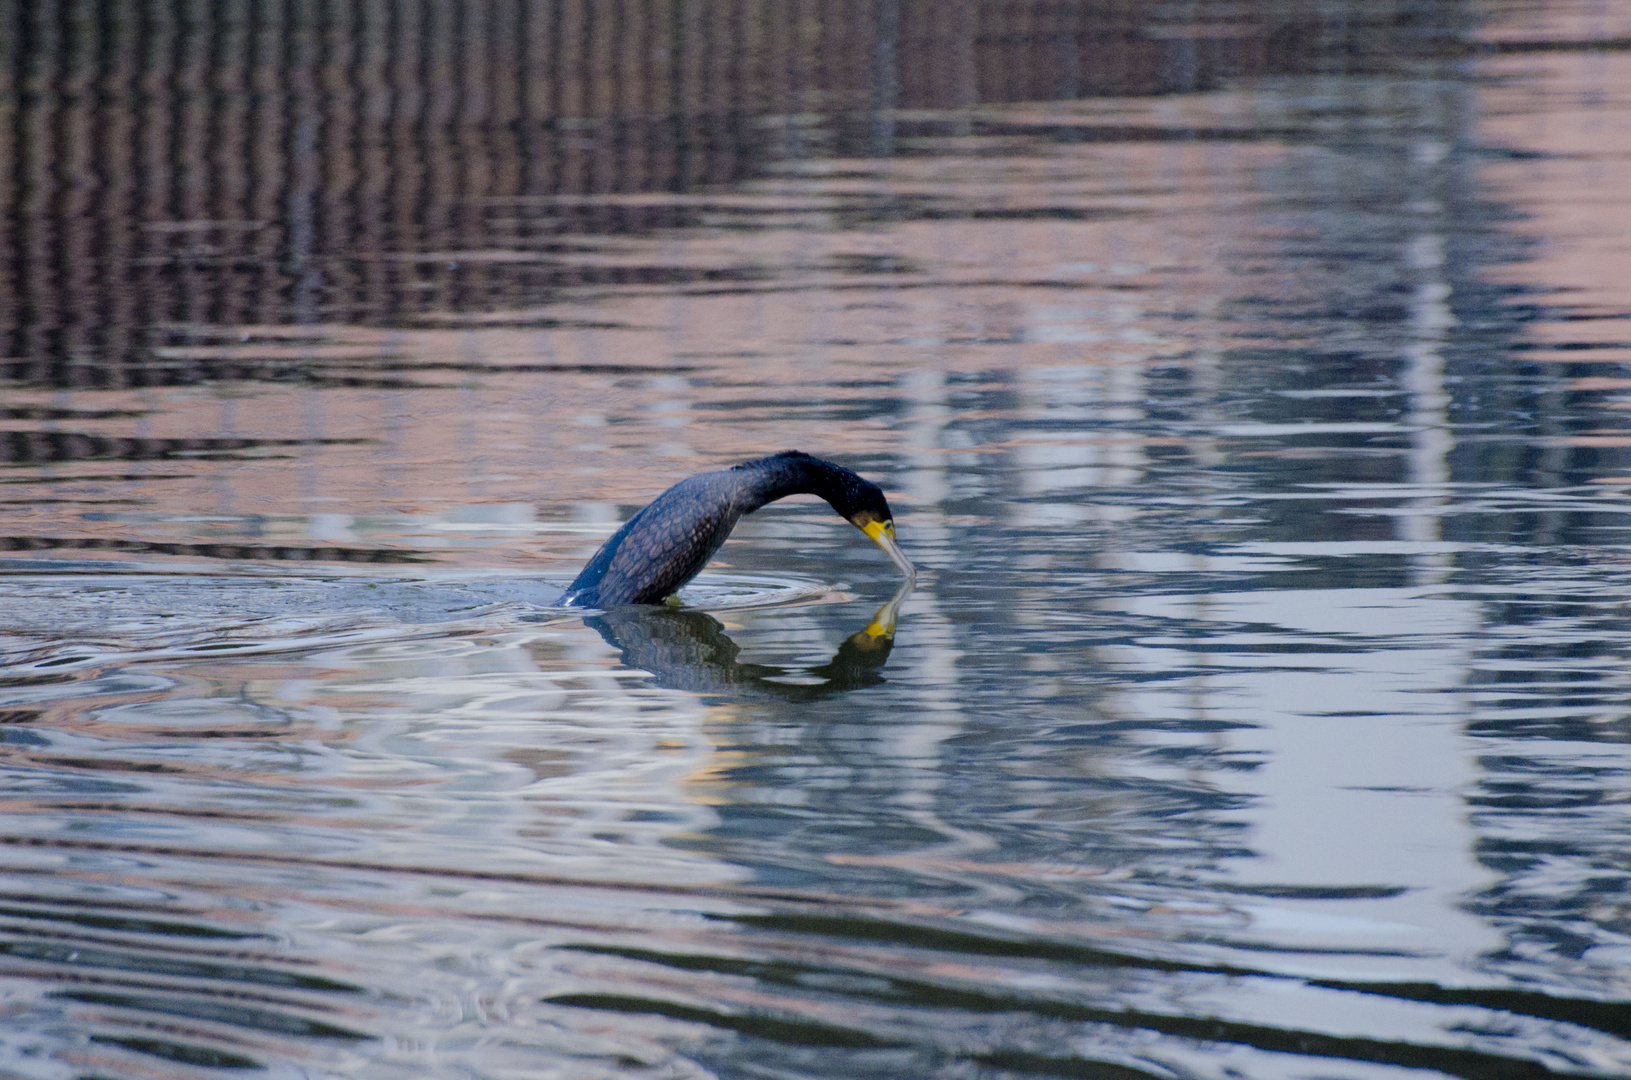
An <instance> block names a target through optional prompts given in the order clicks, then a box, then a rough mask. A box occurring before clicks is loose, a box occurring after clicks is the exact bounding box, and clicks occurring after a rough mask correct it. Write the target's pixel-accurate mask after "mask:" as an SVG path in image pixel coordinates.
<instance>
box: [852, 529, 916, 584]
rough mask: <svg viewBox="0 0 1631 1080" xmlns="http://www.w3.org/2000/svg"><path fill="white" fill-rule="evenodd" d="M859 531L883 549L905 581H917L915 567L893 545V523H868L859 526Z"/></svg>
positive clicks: (903, 553) (898, 548)
mask: <svg viewBox="0 0 1631 1080" xmlns="http://www.w3.org/2000/svg"><path fill="white" fill-rule="evenodd" d="M861 531H862V532H864V533H866V534H867V536H868V537H869V538H870V539H871V540H872V542H873V543H874V544H877V545H878V546H879V547H881V548H883V551H884V554H885V555H888V556H889V558H890V559H892V560H893V561H894V563H895V565H896V566H898V567H900V572H901V573H903V574H905V575H906V580H907V581H916V580H917V567H915V566H913V565H912V560H911V559H908V558H907V557H906V553H905V552H903V551H901V549H900V545H898V544H896V543H895V523H894V522H893V521H869V522H867V523H866V524H865V525H863V526H861Z"/></svg>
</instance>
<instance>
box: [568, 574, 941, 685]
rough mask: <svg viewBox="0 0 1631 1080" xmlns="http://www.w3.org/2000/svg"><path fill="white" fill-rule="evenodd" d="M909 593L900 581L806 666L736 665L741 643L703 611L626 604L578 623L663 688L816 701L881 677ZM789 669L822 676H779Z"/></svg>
mask: <svg viewBox="0 0 1631 1080" xmlns="http://www.w3.org/2000/svg"><path fill="white" fill-rule="evenodd" d="M911 593H912V583H911V582H910V581H907V582H905V583H904V584H902V585H901V587H900V590H899V591H898V592H896V593H895V595H894V596H892V597H890V598H889V600H888V601H887V602H886V603H885V604H884V605H883V606H882V607H880V608H879V609H878V610H877V613H876V614H874V615H873V616H872V621H871V622H869V623H867V625H866V627H865V628H864V629H862V630H858V631H856V632H855V633H853V634H851V635H850V636H849V637H848V638H847V639H846V640H845V641H844V643H843V644H842V645H840V646H839V647H838V652H837V653H836V654H834V656H833V658H832V659H831V660H829V661H827V662H826V663H825V664H822V665H821V666H819V667H812V668H796V669H789V668H783V667H775V666H771V665H766V664H745V663H740V662H738V661H737V659H736V655H737V653H738V652H740V651H741V649H740V647H739V646H738V645H737V644H736V642H734V641H732V640H731V639H730V637H729V636H728V635H727V634H726V633H725V628H724V626H722V625H721V624H720V622H719V620H718V619H715V618H714V617H713V616H712V615H709V614H708V613H707V612H705V611H681V610H676V609H673V608H664V607H654V606H631V607H621V608H614V609H612V610H610V611H605V612H602V613H600V614H598V615H591V616H588V617H587V618H585V619H584V620H583V622H584V625H585V626H589V627H592V628H593V629H594V630H595V631H596V632H597V633H599V634H600V636H601V637H602V638H604V639H605V640H606V643H607V644H608V645H611V646H612V647H613V648H615V649H616V650H617V651H618V652H619V653H620V654H621V656H622V660H623V663H624V664H626V665H628V666H629V667H632V668H639V669H641V670H642V671H648V672H650V673H651V676H652V678H653V679H655V680H656V683H657V685H658V686H661V687H663V688H664V689H668V690H686V691H690V692H692V693H698V694H718V695H722V696H726V697H734V698H742V697H770V698H778V699H781V700H784V701H816V700H819V699H821V698H825V697H830V696H832V695H833V694H839V693H843V692H845V691H848V690H858V689H861V688H862V687H867V686H876V685H878V684H879V683H881V682H883V681H884V677H883V675H881V674H880V673H879V669H881V668H882V667H883V666H884V663H885V662H886V661H887V660H888V659H889V653H890V651H891V650H892V649H893V648H894V647H895V618H896V615H897V613H898V612H899V611H900V606H901V604H902V603H903V602H904V601H905V600H906V598H907V597H908V596H910V595H911ZM792 674H798V675H810V676H814V677H816V678H818V679H821V680H822V681H821V682H820V683H792V682H784V681H782V680H783V679H784V678H786V677H787V676H788V675H792Z"/></svg>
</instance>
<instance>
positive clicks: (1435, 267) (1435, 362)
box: [1394, 233, 1455, 585]
mask: <svg viewBox="0 0 1631 1080" xmlns="http://www.w3.org/2000/svg"><path fill="white" fill-rule="evenodd" d="M1405 262H1406V264H1407V265H1408V266H1409V267H1411V268H1412V269H1415V270H1418V271H1421V272H1422V274H1421V279H1420V280H1418V282H1417V284H1416V291H1415V295H1414V297H1413V298H1412V300H1411V303H1410V331H1411V340H1410V343H1409V344H1408V345H1406V346H1405V350H1404V360H1405V363H1404V365H1403V368H1402V370H1401V372H1400V382H1401V384H1402V386H1403V389H1404V391H1405V396H1406V401H1407V402H1408V407H1409V410H1410V412H1409V415H1408V416H1407V418H1406V420H1407V422H1408V424H1409V426H1410V429H1411V432H1412V434H1411V438H1410V458H1409V465H1408V470H1409V477H1410V484H1411V486H1412V487H1413V488H1415V489H1416V490H1418V491H1424V492H1427V493H1426V494H1423V495H1422V496H1421V497H1419V498H1417V499H1415V500H1413V501H1412V502H1411V503H1410V506H1411V508H1412V509H1413V510H1414V512H1413V513H1408V514H1400V515H1398V516H1396V517H1395V518H1394V521H1395V522H1396V524H1395V529H1396V531H1397V533H1398V536H1399V539H1401V540H1414V541H1419V542H1423V543H1431V542H1436V541H1438V540H1439V539H1441V538H1442V532H1443V518H1442V515H1441V514H1439V513H1438V510H1439V508H1440V507H1442V506H1443V505H1444V501H1445V499H1446V498H1447V497H1448V494H1449V492H1448V490H1447V488H1446V485H1447V484H1449V482H1450V462H1449V457H1450V451H1451V449H1453V448H1454V445H1455V439H1454V436H1452V435H1451V434H1450V429H1449V415H1448V410H1449V405H1450V396H1449V394H1448V393H1446V392H1445V389H1444V339H1445V336H1446V334H1447V332H1448V331H1449V328H1450V327H1451V326H1453V325H1455V315H1454V314H1452V313H1451V311H1450V304H1449V298H1450V284H1449V282H1447V281H1445V280H1444V276H1443V272H1442V268H1443V264H1444V237H1443V236H1442V235H1441V234H1439V233H1422V234H1421V235H1419V236H1416V237H1415V238H1413V239H1412V240H1411V241H1410V243H1409V245H1408V246H1407V247H1406V248H1405ZM1414 562H1415V566H1416V583H1417V584H1418V585H1431V584H1436V583H1438V582H1441V581H1443V580H1445V578H1446V577H1447V576H1448V574H1449V571H1450V556H1449V555H1448V554H1447V553H1443V552H1440V553H1433V554H1428V553H1423V554H1420V555H1417V556H1415V557H1414Z"/></svg>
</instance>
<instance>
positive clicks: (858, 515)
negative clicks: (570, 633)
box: [564, 450, 914, 608]
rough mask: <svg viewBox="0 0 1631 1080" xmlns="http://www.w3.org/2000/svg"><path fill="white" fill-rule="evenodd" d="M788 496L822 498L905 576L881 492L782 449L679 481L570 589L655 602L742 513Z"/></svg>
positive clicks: (579, 594)
mask: <svg viewBox="0 0 1631 1080" xmlns="http://www.w3.org/2000/svg"><path fill="white" fill-rule="evenodd" d="M789 495H819V496H820V497H821V498H823V499H826V500H827V502H828V503H830V504H831V505H832V508H833V509H834V510H836V511H838V513H839V514H840V515H841V516H843V517H844V518H845V519H847V520H848V521H849V522H850V523H851V524H853V525H854V526H855V527H856V528H858V529H860V530H862V531H863V532H865V533H866V534H867V536H869V537H871V538H872V540H873V541H875V542H876V543H877V545H878V546H879V547H881V548H883V549H884V551H886V552H887V553H888V554H889V557H890V558H891V559H893V560H895V564H896V565H897V566H899V567H900V568H901V570H903V571H904V572H905V573H906V575H907V576H908V577H911V576H912V575H913V574H914V570H913V569H912V564H911V562H909V561H908V560H907V558H906V556H905V555H903V554H901V550H900V548H898V547H896V546H895V524H894V518H893V515H891V514H890V512H889V503H888V501H887V500H886V499H885V498H884V497H883V489H882V488H880V487H878V485H877V484H874V483H873V482H872V481H870V480H867V479H865V478H864V477H861V476H859V475H858V474H856V473H853V472H851V471H850V470H849V469H846V468H844V467H843V466H842V465H834V464H833V463H832V462H830V461H823V460H821V459H820V458H815V457H811V456H810V455H809V454H806V453H803V452H802V451H799V450H783V451H782V452H781V453H779V454H772V455H771V456H770V457H764V458H756V459H754V460H753V461H744V462H743V463H742V464H740V465H737V466H736V467H735V468H731V469H724V470H721V471H720V472H710V473H699V474H698V475H696V476H693V477H690V478H688V479H685V480H681V481H680V482H679V483H677V484H675V485H674V486H673V487H671V488H669V489H668V490H667V491H665V492H663V493H662V494H661V495H659V496H657V498H656V499H654V500H652V503H651V505H649V506H647V507H646V508H645V509H644V510H641V511H640V512H639V513H638V514H635V515H634V516H633V517H632V518H630V519H629V520H628V522H627V523H626V524H624V526H623V527H622V528H621V529H619V530H617V532H616V533H614V534H613V535H612V538H611V539H610V540H607V541H606V542H605V543H604V544H602V545H601V547H600V550H599V551H597V552H595V555H594V558H592V559H590V560H589V562H588V564H587V565H585V566H584V568H583V570H582V571H581V572H580V573H579V574H578V576H577V579H576V580H575V581H573V582H572V584H571V586H570V587H569V588H568V589H567V591H566V598H565V601H564V602H565V603H567V604H571V605H574V606H577V607H602V608H605V607H615V606H618V605H620V604H657V603H661V602H662V601H663V600H664V599H665V598H666V597H669V596H672V595H673V594H674V593H675V592H676V591H678V590H679V588H680V587H681V586H682V585H684V584H685V583H686V582H687V581H690V580H691V579H692V578H694V577H696V576H697V574H698V573H700V572H701V571H702V568H703V567H704V566H706V565H707V564H708V560H709V559H711V558H713V557H714V553H715V552H716V551H718V550H719V548H720V545H721V544H723V543H724V542H725V538H726V537H727V536H729V535H730V534H731V530H732V529H733V528H735V527H736V522H737V520H738V519H740V518H741V516H742V515H743V514H751V513H752V512H753V511H755V510H757V509H759V507H761V506H763V505H765V504H766V503H772V502H775V501H776V500H777V499H785V498H786V497H787V496H789Z"/></svg>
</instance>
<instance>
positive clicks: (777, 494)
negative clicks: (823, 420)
mask: <svg viewBox="0 0 1631 1080" xmlns="http://www.w3.org/2000/svg"><path fill="white" fill-rule="evenodd" d="M848 473H849V470H847V469H844V468H841V467H840V466H837V465H834V464H832V463H830V462H826V461H822V460H820V459H818V458H809V457H804V458H767V459H765V463H764V466H763V467H762V468H759V469H755V470H754V478H753V483H752V485H751V486H750V487H749V488H748V491H747V493H746V494H747V499H746V502H747V505H746V506H745V507H744V509H743V513H751V512H752V511H754V510H757V509H759V507H761V506H764V505H765V504H766V503H773V502H775V501H776V500H777V499H785V498H787V497H788V496H789V495H818V496H820V497H821V498H823V499H825V500H827V502H828V503H829V504H830V505H832V507H833V509H835V510H836V509H837V508H838V503H837V502H836V500H837V498H838V495H839V493H840V492H841V491H843V489H844V487H845V483H844V481H845V478H846V474H848Z"/></svg>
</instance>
